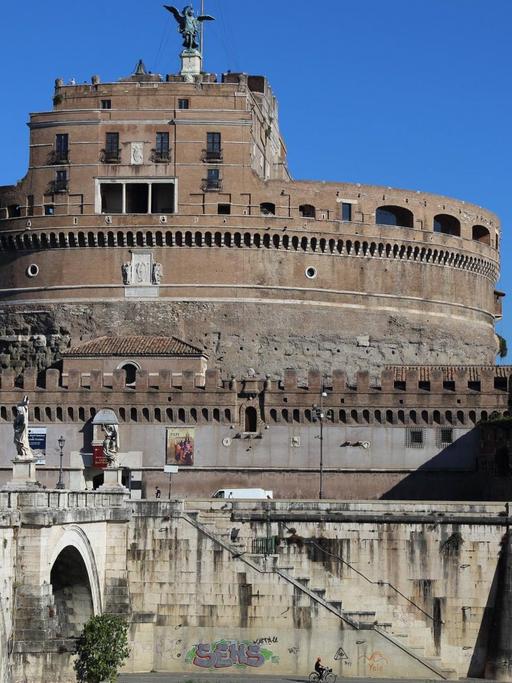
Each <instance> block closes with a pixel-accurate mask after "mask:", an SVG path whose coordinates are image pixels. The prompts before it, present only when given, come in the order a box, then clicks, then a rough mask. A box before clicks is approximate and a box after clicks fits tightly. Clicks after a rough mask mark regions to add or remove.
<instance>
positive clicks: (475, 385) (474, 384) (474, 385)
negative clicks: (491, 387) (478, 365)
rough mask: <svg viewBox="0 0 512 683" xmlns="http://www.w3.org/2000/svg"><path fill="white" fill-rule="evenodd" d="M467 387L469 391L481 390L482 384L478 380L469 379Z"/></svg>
mask: <svg viewBox="0 0 512 683" xmlns="http://www.w3.org/2000/svg"><path fill="white" fill-rule="evenodd" d="M468 389H469V390H470V391H482V384H481V382H480V380H469V382H468Z"/></svg>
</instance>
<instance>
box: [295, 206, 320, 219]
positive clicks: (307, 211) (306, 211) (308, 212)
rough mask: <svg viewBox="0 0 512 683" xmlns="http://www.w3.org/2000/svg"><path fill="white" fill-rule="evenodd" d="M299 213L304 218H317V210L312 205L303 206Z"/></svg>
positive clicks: (300, 207)
mask: <svg viewBox="0 0 512 683" xmlns="http://www.w3.org/2000/svg"><path fill="white" fill-rule="evenodd" d="M299 213H300V215H301V216H302V218H316V209H315V207H314V206H312V205H311V204H301V205H300V206H299Z"/></svg>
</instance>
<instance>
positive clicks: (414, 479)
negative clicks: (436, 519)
mask: <svg viewBox="0 0 512 683" xmlns="http://www.w3.org/2000/svg"><path fill="white" fill-rule="evenodd" d="M479 448H480V430H479V428H478V427H474V428H473V429H472V430H471V431H469V432H466V434H463V435H462V436H461V437H460V438H458V439H456V440H455V441H454V442H453V443H451V444H450V445H448V446H446V447H445V448H443V450H441V451H440V452H439V453H438V454H437V455H436V456H434V457H433V458H431V459H430V460H428V461H427V462H425V463H424V464H423V465H421V466H420V467H418V469H417V470H415V471H414V472H411V473H410V474H408V475H407V476H406V477H404V479H402V480H401V481H400V482H399V483H398V484H396V485H395V486H393V487H392V488H391V489H389V491H386V493H384V494H383V495H382V496H381V498H382V499H387V500H425V499H428V500H505V499H507V497H505V498H503V493H504V491H505V490H507V488H508V491H509V494H508V495H509V496H510V495H512V486H511V483H512V482H509V483H508V484H507V485H506V486H505V484H506V482H503V483H504V486H502V487H500V489H501V490H494V488H492V487H491V486H490V485H489V483H490V478H488V477H486V475H485V473H482V472H479V471H478V461H477V453H478V451H479Z"/></svg>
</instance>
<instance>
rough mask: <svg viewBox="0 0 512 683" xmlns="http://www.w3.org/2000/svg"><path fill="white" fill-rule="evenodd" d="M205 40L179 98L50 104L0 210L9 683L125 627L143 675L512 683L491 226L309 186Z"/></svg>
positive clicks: (251, 84) (433, 200) (44, 674)
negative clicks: (105, 627)
mask: <svg viewBox="0 0 512 683" xmlns="http://www.w3.org/2000/svg"><path fill="white" fill-rule="evenodd" d="M173 14H174V16H175V18H176V19H177V20H179V21H182V20H184V17H185V14H186V12H184V13H183V15H181V14H180V13H179V12H178V11H177V10H175V11H174V12H173ZM190 16H191V15H189V18H190ZM187 25H189V24H186V22H184V23H183V26H184V27H185V28H183V27H182V25H181V24H180V28H181V31H182V33H183V34H184V38H185V49H184V50H183V52H182V54H181V60H182V66H181V70H180V72H179V74H177V75H174V74H169V75H167V76H166V77H161V76H158V75H155V74H152V73H150V72H148V71H147V70H146V68H145V66H144V65H143V63H142V62H140V63H139V64H138V66H137V68H136V70H135V73H133V74H131V75H130V76H128V77H125V78H122V79H121V80H120V81H118V82H117V83H105V84H104V83H101V81H100V79H99V78H98V77H97V76H95V77H93V78H92V79H91V83H90V84H86V85H75V84H73V85H64V83H63V82H62V81H61V80H58V81H57V82H56V88H55V93H54V100H53V110H52V111H51V112H46V113H38V114H33V115H32V116H31V119H30V135H31V138H30V163H29V171H28V173H27V175H26V177H25V178H24V179H23V180H22V181H20V182H19V183H18V184H17V185H16V186H9V187H2V188H0V264H1V267H0V351H1V354H0V362H1V365H2V371H1V373H0V441H1V443H2V444H3V448H2V450H1V455H0V477H1V480H2V483H4V486H3V488H2V489H1V490H0V553H1V561H0V683H27V682H28V681H30V683H35V682H38V681H49V680H51V681H55V683H71V681H74V680H75V677H74V673H73V671H72V659H73V652H74V647H75V638H76V637H77V636H78V635H79V633H80V631H81V629H82V627H83V625H84V624H85V623H86V621H87V620H88V618H89V617H90V616H91V615H92V614H98V613H104V612H107V613H117V614H121V615H123V616H124V617H126V618H127V619H128V621H129V623H130V640H131V643H132V653H131V656H130V659H129V661H128V662H127V665H126V669H127V670H128V671H133V672H144V671H170V672H180V673H184V674H187V675H192V674H193V673H198V672H204V671H208V672H211V673H213V674H218V673H220V674H221V675H222V674H223V673H224V672H227V673H233V672H235V673H236V672H237V671H239V670H240V667H242V668H244V669H245V670H246V671H248V672H251V673H262V674H295V675H299V674H300V675H306V674H307V673H308V672H309V670H310V668H311V667H312V663H313V661H314V658H315V657H316V656H317V655H318V654H319V653H321V654H322V656H323V659H324V662H325V663H326V664H328V665H329V666H332V667H333V668H334V671H335V672H336V673H337V674H338V675H340V676H341V675H344V676H359V677H377V678H382V677H390V678H396V677H405V676H407V677H413V678H428V679H435V680H443V679H447V678H457V677H461V676H462V677H464V676H471V677H484V676H487V677H491V678H498V679H500V680H511V679H512V651H511V648H510V626H509V624H510V620H511V613H510V609H511V608H510V605H512V584H511V582H510V576H511V574H510V566H511V563H512V543H511V537H510V531H509V529H510V519H511V516H510V510H509V506H508V504H504V503H502V502H499V501H500V500H508V499H509V498H510V491H511V489H510V471H511V465H510V451H511V444H512V438H511V424H512V422H511V421H510V419H509V389H510V376H511V374H512V368H510V367H508V366H496V365H495V356H496V353H497V351H498V343H497V337H496V335H495V331H494V325H495V322H496V320H497V319H499V317H500V316H501V303H500V302H501V298H502V296H503V294H502V293H501V292H498V291H496V289H495V288H496V283H497V279H498V276H499V246H500V225H499V221H498V219H497V218H496V216H494V214H492V213H490V212H488V211H486V210H484V209H481V208H480V207H477V206H473V205H471V204H467V203H465V202H462V201H459V200H454V199H449V198H447V197H442V196H434V195H429V194H424V193H421V192H414V191H406V190H394V189H391V188H387V187H373V186H371V187H370V186H363V185H357V184H346V183H314V182H304V181H294V180H292V179H291V177H290V174H289V172H288V170H287V166H286V150H285V146H284V143H283V141H282V139H281V136H280V133H279V127H278V116H277V103H276V100H275V98H274V96H273V94H272V91H271V89H270V87H269V85H268V83H267V81H266V79H265V78H263V77H260V76H248V75H246V74H233V73H229V72H228V73H225V74H223V75H222V76H221V78H220V79H218V78H217V77H216V76H215V75H213V74H208V73H204V72H203V71H202V64H201V54H200V52H199V51H198V50H197V48H196V47H194V45H196V41H195V34H194V33H192V34H190V33H189V34H187V32H186V27H187ZM190 25H191V26H192V27H194V23H193V22H192V23H191V24H190ZM14 418H16V425H15V426H16V430H17V431H16V439H17V441H16V449H17V450H18V458H17V459H16V461H15V462H14V468H13V466H12V462H11V461H12V458H13V457H14V455H15V451H16V449H15V448H14V444H13V445H12V447H9V444H11V443H12V438H13V419H14ZM29 428H30V431H29V433H28V434H27V433H26V431H27V430H29ZM31 450H32V452H33V453H34V455H35V458H36V460H35V463H34V461H33V460H31V459H30V457H25V454H27V453H28V456H30V451H31ZM118 465H119V466H118ZM165 466H167V470H169V469H170V470H171V472H169V471H166V472H164V467H165ZM34 468H35V469H34ZM176 468H178V470H179V471H178V472H176V471H175V470H176ZM27 472H28V474H27ZM20 473H22V475H23V476H22V475H21V474H20ZM23 477H25V480H23ZM113 477H114V479H113ZM28 479H30V481H29V482H28V483H27V481H28ZM35 479H37V481H38V485H37V484H35V483H34V480H35ZM246 486H249V487H261V488H264V489H266V490H272V491H273V495H274V498H275V500H264V501H254V500H249V501H237V500H227V501H224V500H214V499H212V498H211V495H212V493H213V492H214V491H215V490H216V489H220V488H226V487H235V488H236V487H246ZM155 487H159V488H160V489H161V492H162V494H163V495H162V499H160V500H156V499H154V492H155ZM318 498H320V499H322V498H326V499H330V500H311V499H318ZM386 498H387V499H388V500H383V499H386ZM433 498H434V499H435V500H434V501H433V502H426V500H429V499H430V500H431V499H433ZM166 499H167V500H166ZM368 499H373V500H372V501H369V500H368ZM378 499H380V500H378ZM414 500H416V501H418V502H411V501H414ZM405 501H408V502H405ZM442 501H452V502H442ZM453 501H459V502H453ZM479 501H481V502H479ZM483 501H487V502H483ZM489 501H495V502H489Z"/></svg>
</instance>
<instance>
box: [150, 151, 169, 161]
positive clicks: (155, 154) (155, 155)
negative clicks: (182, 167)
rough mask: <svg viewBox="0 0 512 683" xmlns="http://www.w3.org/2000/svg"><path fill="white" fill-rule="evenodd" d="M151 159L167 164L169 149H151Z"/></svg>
mask: <svg viewBox="0 0 512 683" xmlns="http://www.w3.org/2000/svg"><path fill="white" fill-rule="evenodd" d="M151 161H152V162H153V163H154V164H168V163H169V162H170V161H171V150H170V149H152V150H151Z"/></svg>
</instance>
